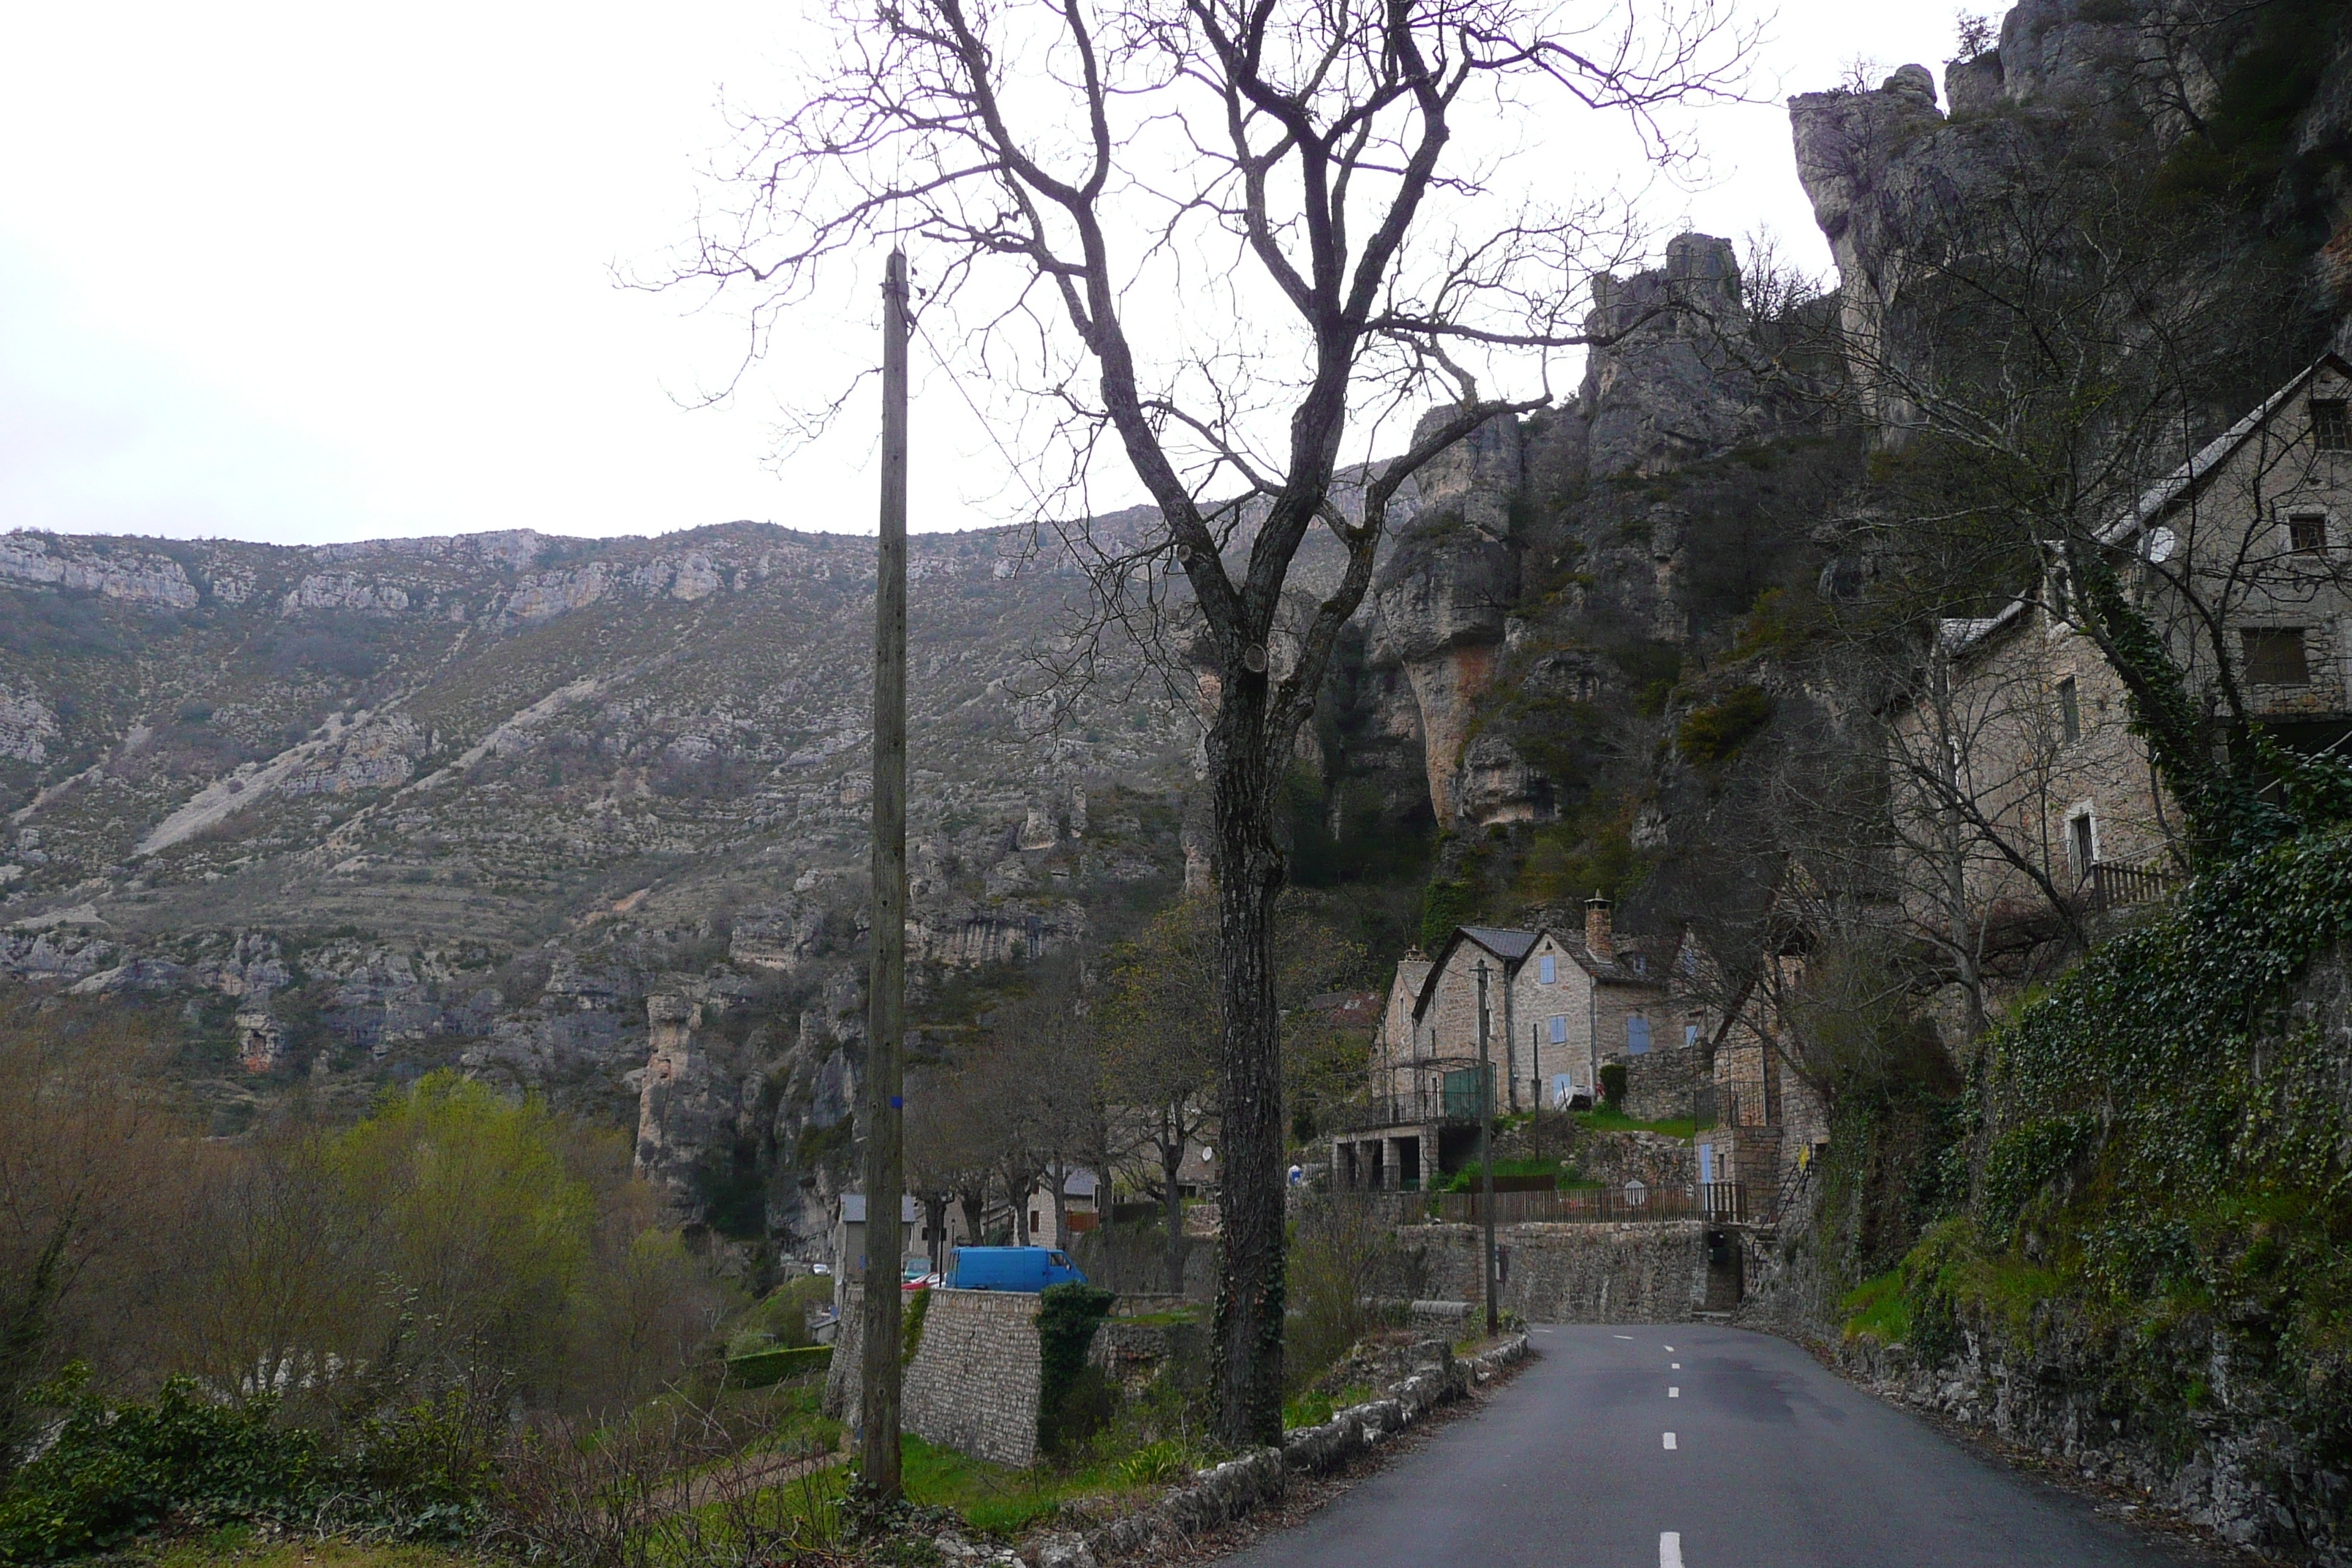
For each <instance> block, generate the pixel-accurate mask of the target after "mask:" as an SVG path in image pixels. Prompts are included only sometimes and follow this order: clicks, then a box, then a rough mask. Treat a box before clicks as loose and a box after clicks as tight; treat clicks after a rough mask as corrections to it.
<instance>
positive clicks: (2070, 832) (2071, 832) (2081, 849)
mask: <svg viewBox="0 0 2352 1568" xmlns="http://www.w3.org/2000/svg"><path fill="white" fill-rule="evenodd" d="M2096 847H2097V840H2096V839H2095V837H2093V832H2092V826H2091V814H2090V813H2089V812H2087V811H2085V812H2082V813H2080V814H2078V815H2076V816H2072V817H2069V818H2068V819H2067V822H2066V852H2067V853H2068V854H2069V855H2071V856H2072V857H2073V858H2074V876H2075V879H2076V880H2078V881H2079V880H2080V879H2083V878H2084V877H2087V876H2089V875H2090V874H2091V857H2092V855H2093V853H2094V852H2095V849H2096Z"/></svg>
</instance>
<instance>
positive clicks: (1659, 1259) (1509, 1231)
mask: <svg viewBox="0 0 2352 1568" xmlns="http://www.w3.org/2000/svg"><path fill="white" fill-rule="evenodd" d="M1412 1241H1413V1242H1415V1243H1416V1244H1419V1245H1422V1246H1424V1247H1426V1248H1427V1250H1426V1253H1425V1254H1424V1256H1425V1258H1426V1259H1427V1262H1428V1267H1429V1288H1430V1292H1431V1294H1432V1295H1433V1296H1439V1297H1444V1298H1449V1299H1451V1300H1457V1301H1474V1302H1475V1301H1480V1300H1484V1299H1485V1295H1486V1290H1485V1284H1486V1280H1485V1273H1486V1270H1485V1266H1484V1259H1483V1255H1482V1251H1481V1248H1482V1245H1483V1241H1482V1235H1481V1232H1480V1230H1479V1227H1478V1226H1470V1225H1432V1226H1414V1227H1413V1229H1412ZM1495 1244H1496V1250H1497V1251H1498V1252H1500V1253H1503V1254H1505V1255H1506V1258H1507V1261H1506V1262H1505V1263H1504V1266H1503V1268H1502V1270H1501V1272H1502V1276H1503V1279H1502V1289H1501V1290H1500V1291H1499V1292H1498V1294H1499V1296H1500V1302H1499V1304H1500V1305H1501V1306H1502V1308H1503V1309H1504V1310H1506V1311H1511V1312H1517V1314H1519V1316H1520V1317H1522V1318H1524V1319H1526V1320H1527V1321H1529V1322H1535V1323H1686V1322H1689V1321H1691V1320H1692V1318H1693V1317H1694V1316H1695V1315H1696V1313H1697V1312H1698V1311H1699V1310H1701V1309H1702V1308H1703V1307H1705V1305H1706V1225H1705V1224H1704V1223H1703V1222H1701V1221H1699V1220H1663V1221H1661V1220H1645V1221H1642V1222H1639V1223H1626V1224H1622V1225H1507V1226H1497V1227H1496V1232H1495Z"/></svg>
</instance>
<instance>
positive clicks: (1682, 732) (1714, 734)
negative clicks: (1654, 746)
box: [1675, 686, 1772, 767]
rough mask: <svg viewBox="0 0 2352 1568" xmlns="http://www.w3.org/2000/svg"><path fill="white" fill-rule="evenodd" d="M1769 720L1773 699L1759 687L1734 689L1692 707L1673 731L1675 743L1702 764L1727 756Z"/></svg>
mask: <svg viewBox="0 0 2352 1568" xmlns="http://www.w3.org/2000/svg"><path fill="white" fill-rule="evenodd" d="M1771 719H1772V699H1771V697H1770V696H1769V694H1767V693H1766V691H1765V689H1763V688H1762V687H1760V686H1741V687H1737V688H1735V689H1733V690H1732V691H1731V692H1730V693H1729V694H1728V695H1727V696H1726V697H1724V698H1723V699H1722V700H1720V701H1717V702H1710V703H1708V704H1707V705H1706V707H1704V708H1694V709H1692V710H1690V712H1689V713H1687V714H1686V715H1685V716H1684V719H1683V721H1682V725H1681V727H1680V728H1679V729H1677V730H1676V731H1675V745H1676V746H1677V747H1678V748H1679V749H1680V750H1681V752H1682V754H1683V755H1684V756H1685V757H1687V758H1688V759H1690V761H1692V762H1694V763H1697V764H1698V765H1700V766H1701V767H1709V766H1712V765H1714V764H1715V763H1720V762H1723V761H1725V760H1727V758H1729V757H1730V756H1731V755H1732V754H1733V753H1734V752H1738V750H1739V748H1740V747H1742V746H1744V745H1746V744H1747V743H1748V739H1749V737H1751V736H1753V735H1754V734H1755V733H1756V731H1759V730H1761V729H1762V728H1763V727H1764V726H1765V725H1766V724H1768V723H1769V722H1770V721H1771Z"/></svg>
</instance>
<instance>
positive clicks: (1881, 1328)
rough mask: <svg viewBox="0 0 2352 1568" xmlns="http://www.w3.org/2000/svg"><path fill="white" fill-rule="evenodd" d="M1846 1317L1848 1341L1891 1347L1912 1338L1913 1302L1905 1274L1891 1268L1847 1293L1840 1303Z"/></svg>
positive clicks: (1899, 1269) (1898, 1269)
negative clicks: (1868, 1342) (1905, 1290)
mask: <svg viewBox="0 0 2352 1568" xmlns="http://www.w3.org/2000/svg"><path fill="white" fill-rule="evenodd" d="M1838 1306H1839V1308H1840V1310H1843V1312H1844V1313H1845V1337H1846V1338H1847V1339H1849V1340H1875V1341H1877V1342H1879V1343H1880V1344H1883V1345H1891V1344H1896V1343H1899V1342H1907V1341H1908V1340H1909V1339H1910V1337H1911V1301H1910V1299H1909V1298H1908V1297H1906V1296H1905V1295H1904V1294H1903V1270H1902V1269H1901V1268H1890V1269H1888V1270H1887V1271H1886V1272H1885V1273H1884V1274H1879V1275H1874V1276H1873V1277H1872V1278H1870V1279H1865V1280H1864V1281H1863V1282H1862V1283H1861V1284H1859V1285H1857V1286H1855V1287H1854V1288H1853V1289H1852V1290H1851V1291H1849V1292H1847V1294H1846V1298H1845V1300H1843V1301H1841V1302H1839V1303H1838Z"/></svg>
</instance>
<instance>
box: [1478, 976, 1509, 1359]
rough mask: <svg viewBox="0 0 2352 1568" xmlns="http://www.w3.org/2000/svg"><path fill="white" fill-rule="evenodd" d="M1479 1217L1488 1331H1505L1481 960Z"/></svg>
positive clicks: (1491, 1073)
mask: <svg viewBox="0 0 2352 1568" xmlns="http://www.w3.org/2000/svg"><path fill="white" fill-rule="evenodd" d="M1477 974H1478V1189H1479V1191H1478V1214H1479V1217H1481V1218H1482V1219H1484V1220H1485V1221H1486V1332H1487V1333H1488V1334H1490V1335H1492V1334H1497V1333H1500V1332H1502V1328H1503V1323H1502V1318H1501V1316H1500V1315H1499V1314H1498V1313H1497V1311H1496V1307H1495V1283H1496V1282H1495V1064H1494V1059H1493V1058H1492V1056H1491V1055H1490V1054H1489V1051H1488V1047H1487V1044H1486V960H1485V959H1483V958H1482V959H1480V960H1479V961H1478V970H1477Z"/></svg>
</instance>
